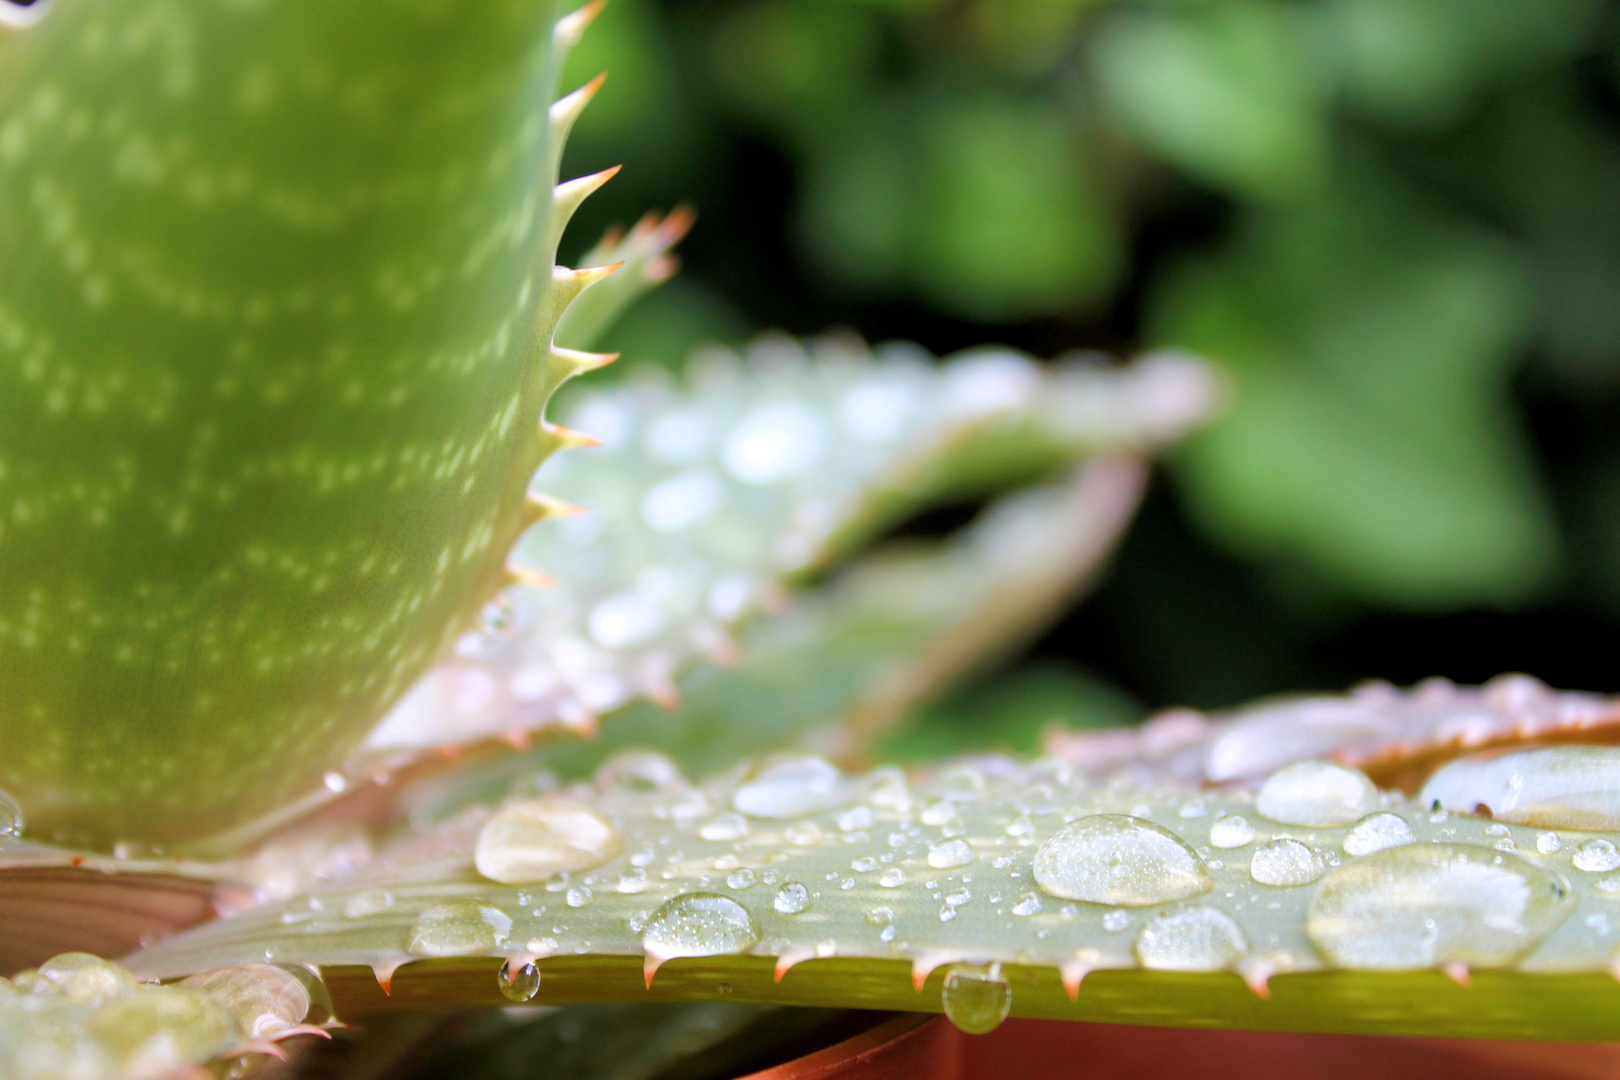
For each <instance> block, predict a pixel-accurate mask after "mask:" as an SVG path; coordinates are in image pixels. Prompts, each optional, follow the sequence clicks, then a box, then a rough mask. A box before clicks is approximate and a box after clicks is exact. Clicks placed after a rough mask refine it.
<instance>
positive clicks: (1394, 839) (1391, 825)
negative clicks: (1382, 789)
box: [1343, 811, 1417, 855]
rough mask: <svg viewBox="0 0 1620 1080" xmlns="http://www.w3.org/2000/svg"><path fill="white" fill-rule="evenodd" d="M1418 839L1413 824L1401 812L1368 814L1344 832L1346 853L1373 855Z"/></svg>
mask: <svg viewBox="0 0 1620 1080" xmlns="http://www.w3.org/2000/svg"><path fill="white" fill-rule="evenodd" d="M1416 839H1417V838H1416V837H1415V836H1413V835H1412V826H1410V825H1408V824H1407V823H1406V819H1405V818H1403V817H1401V816H1400V815H1399V814H1391V813H1388V812H1387V811H1386V812H1383V813H1377V814H1368V815H1367V816H1366V817H1364V818H1362V819H1361V820H1360V821H1358V822H1356V823H1355V825H1354V826H1353V827H1352V828H1351V829H1350V831H1349V832H1347V833H1345V834H1344V845H1343V846H1344V853H1345V854H1346V855H1371V854H1372V853H1373V852H1375V851H1383V850H1384V849H1385V848H1392V847H1400V846H1401V845H1402V844H1410V843H1412V842H1413V841H1414V840H1416Z"/></svg>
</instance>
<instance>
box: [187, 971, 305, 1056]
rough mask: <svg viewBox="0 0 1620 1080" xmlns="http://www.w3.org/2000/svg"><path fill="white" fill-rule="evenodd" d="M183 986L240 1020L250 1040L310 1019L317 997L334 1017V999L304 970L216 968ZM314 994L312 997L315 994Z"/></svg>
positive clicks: (188, 980)
mask: <svg viewBox="0 0 1620 1080" xmlns="http://www.w3.org/2000/svg"><path fill="white" fill-rule="evenodd" d="M180 985H181V986H184V987H186V988H187V989H190V990H196V991H199V992H200V993H202V994H204V995H206V996H207V997H208V999H209V1000H211V1001H213V1002H214V1003H215V1004H217V1005H220V1006H223V1007H224V1008H225V1010H226V1011H227V1012H229V1013H230V1014H231V1015H232V1016H234V1017H235V1018H236V1021H237V1023H238V1024H239V1025H240V1026H241V1028H242V1031H243V1032H245V1033H246V1034H247V1035H248V1037H249V1038H254V1039H273V1038H275V1037H276V1036H277V1035H279V1034H281V1033H282V1032H284V1031H286V1030H287V1029H288V1028H291V1027H294V1026H296V1025H298V1024H302V1023H304V1021H305V1018H306V1017H309V1014H310V1009H311V1006H312V1005H313V1004H314V997H315V995H319V996H320V997H321V999H322V1008H321V1011H322V1012H324V1013H325V1014H326V1017H320V1018H315V1017H311V1019H325V1018H328V1017H330V1015H331V998H330V996H329V995H328V994H327V993H326V987H325V986H324V984H322V983H321V982H320V980H319V979H318V978H317V977H316V976H314V975H313V974H311V973H310V972H308V971H306V970H304V969H301V968H280V967H271V966H270V965H268V964H238V965H233V966H231V967H224V968H216V969H214V970H213V971H209V972H205V973H203V974H201V975H193V976H191V977H189V978H186V979H182V980H181V981H180ZM312 990H313V991H314V993H313V994H312V993H311V991H312Z"/></svg>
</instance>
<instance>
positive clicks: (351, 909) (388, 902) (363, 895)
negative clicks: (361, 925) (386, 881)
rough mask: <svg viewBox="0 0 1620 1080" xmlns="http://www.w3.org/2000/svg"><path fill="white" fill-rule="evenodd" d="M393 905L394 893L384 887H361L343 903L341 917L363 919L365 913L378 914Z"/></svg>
mask: <svg viewBox="0 0 1620 1080" xmlns="http://www.w3.org/2000/svg"><path fill="white" fill-rule="evenodd" d="M393 906H394V894H393V893H391V892H389V891H387V890H386V889H362V890H361V891H360V892H357V893H355V894H354V895H353V896H351V897H349V899H348V900H347V901H346V902H345V903H344V905H343V917H344V918H346V919H363V918H365V917H366V916H367V915H379V914H381V913H382V912H384V911H387V910H388V909H389V908H391V907H393Z"/></svg>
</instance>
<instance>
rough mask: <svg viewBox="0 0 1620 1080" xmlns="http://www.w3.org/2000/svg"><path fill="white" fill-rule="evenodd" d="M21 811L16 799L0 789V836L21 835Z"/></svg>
mask: <svg viewBox="0 0 1620 1080" xmlns="http://www.w3.org/2000/svg"><path fill="white" fill-rule="evenodd" d="M22 831H23V812H22V807H21V806H20V805H18V803H17V800H16V799H13V798H12V797H11V796H10V795H7V794H6V793H5V792H4V791H0V836H21V835H22Z"/></svg>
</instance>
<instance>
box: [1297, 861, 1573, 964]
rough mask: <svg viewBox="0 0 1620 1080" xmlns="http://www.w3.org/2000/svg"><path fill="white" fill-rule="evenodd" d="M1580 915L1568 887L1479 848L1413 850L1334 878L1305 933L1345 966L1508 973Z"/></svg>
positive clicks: (1360, 864)
mask: <svg viewBox="0 0 1620 1080" xmlns="http://www.w3.org/2000/svg"><path fill="white" fill-rule="evenodd" d="M1573 907H1574V901H1573V899H1572V897H1571V896H1570V889H1569V886H1568V883H1567V882H1565V881H1564V880H1563V879H1562V878H1560V877H1559V876H1558V875H1556V874H1553V873H1550V872H1549V871H1546V870H1543V869H1541V868H1540V867H1538V866H1533V865H1531V864H1530V863H1527V862H1525V861H1524V860H1523V859H1520V858H1518V857H1517V856H1514V855H1506V854H1503V853H1501V852H1497V851H1492V850H1491V849H1490V848H1486V847H1478V846H1475V845H1472V844H1405V845H1403V846H1401V847H1395V848H1386V849H1385V850H1383V851H1377V852H1374V853H1372V854H1371V855H1367V856H1364V857H1362V858H1359V859H1355V860H1353V861H1351V862H1348V863H1345V864H1344V865H1343V866H1341V867H1338V868H1337V869H1335V870H1333V871H1332V872H1331V873H1329V874H1328V875H1327V877H1326V878H1324V879H1323V881H1322V884H1321V885H1320V886H1318V887H1317V890H1316V895H1315V896H1313V897H1312V898H1311V906H1310V910H1309V912H1308V913H1307V915H1306V920H1305V933H1306V935H1307V936H1308V937H1309V938H1310V940H1311V944H1313V945H1315V946H1316V948H1317V950H1318V951H1319V952H1320V953H1321V954H1322V955H1323V956H1324V957H1326V958H1327V959H1328V960H1329V961H1331V962H1333V963H1336V964H1338V965H1340V966H1342V967H1349V968H1421V967H1433V966H1436V965H1439V964H1446V963H1459V964H1467V965H1469V966H1474V967H1501V966H1505V965H1508V964H1511V963H1513V962H1514V961H1516V960H1518V959H1520V958H1521V957H1523V956H1525V955H1527V954H1528V953H1529V952H1530V950H1532V949H1533V948H1535V947H1536V945H1538V944H1539V943H1540V942H1541V940H1542V939H1543V938H1545V937H1546V936H1547V935H1548V934H1550V933H1551V932H1552V931H1553V929H1554V928H1556V927H1557V926H1558V924H1559V923H1561V922H1563V921H1564V919H1565V918H1566V917H1567V916H1568V915H1569V912H1570V911H1571V910H1572V909H1573Z"/></svg>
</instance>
